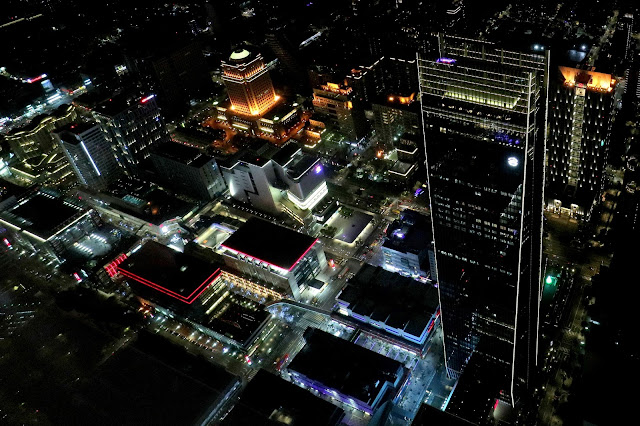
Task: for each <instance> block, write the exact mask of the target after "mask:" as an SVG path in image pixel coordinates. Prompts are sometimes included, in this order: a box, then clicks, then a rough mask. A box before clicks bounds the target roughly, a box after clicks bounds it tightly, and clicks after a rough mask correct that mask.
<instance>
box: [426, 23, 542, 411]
mask: <svg viewBox="0 0 640 426" xmlns="http://www.w3.org/2000/svg"><path fill="white" fill-rule="evenodd" d="M438 38H439V40H438V42H439V49H440V56H441V57H440V58H438V59H435V60H430V59H426V58H422V57H418V72H419V80H420V91H421V103H422V113H423V129H424V141H425V155H426V165H427V170H428V176H429V179H428V183H429V196H430V199H431V209H432V210H431V214H432V223H433V237H434V241H435V251H436V273H437V276H438V282H439V292H440V303H441V306H442V315H443V317H442V326H443V333H444V351H445V362H446V368H447V371H448V373H449V375H450V376H451V377H454V378H457V377H459V375H460V373H462V371H463V370H464V368H465V365H466V364H467V362H468V361H469V360H470V357H472V356H473V357H477V359H476V360H475V361H477V360H478V359H482V360H484V361H486V362H488V363H490V365H491V368H492V370H493V371H494V372H495V374H493V372H492V375H494V376H495V379H496V382H497V386H499V387H498V388H497V389H498V390H501V391H502V395H503V398H504V399H505V400H507V401H508V402H509V403H511V404H512V405H513V404H515V402H517V400H518V398H519V397H520V396H521V395H523V394H525V393H526V392H524V391H523V390H524V389H526V388H527V387H528V386H529V385H530V384H531V382H532V379H533V374H534V372H535V367H536V357H537V341H538V334H537V331H538V310H539V309H538V300H539V291H540V285H539V283H540V258H541V253H542V244H541V241H542V240H541V238H542V236H541V233H542V227H541V224H542V207H543V182H544V150H545V127H546V123H545V121H546V119H545V114H546V100H545V99H546V92H547V87H546V86H547V84H548V81H547V72H548V71H547V70H548V61H549V56H548V55H545V56H538V55H530V54H524V53H518V52H510V51H506V50H503V49H499V48H497V47H496V46H494V45H493V44H491V43H488V42H482V41H476V40H470V39H463V38H457V37H450V36H444V35H439V37H438ZM498 390H496V393H497V392H498ZM496 396H497V395H490V396H489V398H491V397H494V398H495V397H496Z"/></svg>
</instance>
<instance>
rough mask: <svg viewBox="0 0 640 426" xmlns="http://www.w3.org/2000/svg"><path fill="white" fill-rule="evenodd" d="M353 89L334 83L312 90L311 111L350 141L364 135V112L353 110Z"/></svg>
mask: <svg viewBox="0 0 640 426" xmlns="http://www.w3.org/2000/svg"><path fill="white" fill-rule="evenodd" d="M353 101H354V95H353V88H351V87H349V86H344V85H340V84H336V83H329V82H328V83H327V84H323V85H321V86H320V87H315V88H314V89H313V109H314V110H315V111H316V112H317V113H320V114H322V115H323V116H325V117H326V118H327V121H328V124H330V125H331V127H333V128H335V129H336V130H337V131H339V132H340V133H342V134H343V135H344V136H346V137H347V138H348V139H349V140H351V141H356V140H358V139H360V138H361V137H363V136H364V135H365V133H366V128H367V127H366V119H365V117H364V111H363V110H361V109H357V108H356V109H354V107H353Z"/></svg>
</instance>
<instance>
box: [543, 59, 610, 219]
mask: <svg viewBox="0 0 640 426" xmlns="http://www.w3.org/2000/svg"><path fill="white" fill-rule="evenodd" d="M615 85H616V79H614V78H612V77H611V75H610V74H603V73H599V72H593V71H584V70H579V69H575V68H568V67H559V69H558V79H557V82H556V83H555V84H552V86H551V90H550V94H549V106H550V111H549V112H550V114H549V118H550V122H549V127H550V131H549V144H548V146H549V152H548V162H549V163H548V164H549V170H548V174H547V182H548V188H547V193H546V197H547V203H548V208H550V209H552V210H554V211H555V212H557V213H560V212H561V211H566V212H568V213H569V214H570V215H571V216H576V215H584V216H587V217H588V216H589V215H590V212H591V208H592V206H593V203H594V200H595V198H596V197H598V195H599V194H600V191H601V190H602V187H603V185H604V171H605V170H604V168H605V165H606V163H607V157H608V153H609V136H610V133H611V124H612V118H613V113H614V90H613V89H614V87H615Z"/></svg>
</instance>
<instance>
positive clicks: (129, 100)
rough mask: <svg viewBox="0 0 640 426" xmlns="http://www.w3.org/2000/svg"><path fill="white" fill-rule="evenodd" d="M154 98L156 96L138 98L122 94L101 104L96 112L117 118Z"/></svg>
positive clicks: (96, 108)
mask: <svg viewBox="0 0 640 426" xmlns="http://www.w3.org/2000/svg"><path fill="white" fill-rule="evenodd" d="M153 97H154V95H146V96H142V97H138V96H130V95H128V94H126V93H121V94H117V95H114V96H113V97H111V98H108V99H107V100H105V101H103V102H101V103H100V104H98V105H97V106H96V107H95V109H94V111H95V112H97V113H99V114H102V115H105V116H108V117H115V116H117V115H119V114H121V113H123V112H125V111H127V110H128V109H129V108H131V107H133V106H135V105H137V104H145V103H147V102H148V101H149V100H151V99H153Z"/></svg>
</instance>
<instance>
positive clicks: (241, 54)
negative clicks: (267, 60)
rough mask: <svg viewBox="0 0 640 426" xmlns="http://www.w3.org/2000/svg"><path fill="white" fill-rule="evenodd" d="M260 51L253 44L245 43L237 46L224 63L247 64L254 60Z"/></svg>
mask: <svg viewBox="0 0 640 426" xmlns="http://www.w3.org/2000/svg"><path fill="white" fill-rule="evenodd" d="M259 55H260V53H258V52H256V51H255V48H254V47H253V46H250V45H248V44H243V45H241V46H238V47H236V48H235V49H234V50H233V52H231V53H230V54H229V58H228V59H227V60H226V61H223V64H228V65H239V64H246V63H248V62H250V61H252V60H253V59H254V58H256V57H257V56H259Z"/></svg>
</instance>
